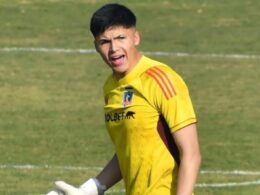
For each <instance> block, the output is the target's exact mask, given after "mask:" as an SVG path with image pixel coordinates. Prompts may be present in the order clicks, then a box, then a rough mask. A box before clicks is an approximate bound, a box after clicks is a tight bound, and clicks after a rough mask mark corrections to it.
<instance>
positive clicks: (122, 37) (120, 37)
mask: <svg viewBox="0 0 260 195" xmlns="http://www.w3.org/2000/svg"><path fill="white" fill-rule="evenodd" d="M125 38H126V37H125V36H123V35H119V36H118V37H117V39H119V40H123V39H125Z"/></svg>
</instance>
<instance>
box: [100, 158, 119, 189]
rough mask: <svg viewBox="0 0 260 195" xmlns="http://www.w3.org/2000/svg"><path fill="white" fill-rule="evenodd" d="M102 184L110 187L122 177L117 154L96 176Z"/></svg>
mask: <svg viewBox="0 0 260 195" xmlns="http://www.w3.org/2000/svg"><path fill="white" fill-rule="evenodd" d="M96 178H97V179H98V180H99V182H100V183H101V184H102V185H105V186H106V187H107V188H110V187H111V186H113V185H114V184H116V183H117V182H119V181H120V180H121V179H122V176H121V171H120V168H119V165H118V159H117V156H116V154H115V155H114V156H113V158H112V159H111V161H110V162H109V163H108V164H107V165H106V166H105V168H104V169H103V170H102V171H101V172H100V173H99V174H98V175H97V177H96Z"/></svg>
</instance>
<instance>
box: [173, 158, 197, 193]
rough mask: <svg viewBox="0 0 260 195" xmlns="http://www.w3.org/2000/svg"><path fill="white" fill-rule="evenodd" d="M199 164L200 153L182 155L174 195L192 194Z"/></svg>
mask: <svg viewBox="0 0 260 195" xmlns="http://www.w3.org/2000/svg"><path fill="white" fill-rule="evenodd" d="M200 163H201V156H200V153H196V154H193V155H185V154H184V155H182V157H181V163H180V167H179V173H178V181H177V191H176V195H191V194H192V193H193V191H194V188H195V184H196V179H197V176H198V173H199V168H200Z"/></svg>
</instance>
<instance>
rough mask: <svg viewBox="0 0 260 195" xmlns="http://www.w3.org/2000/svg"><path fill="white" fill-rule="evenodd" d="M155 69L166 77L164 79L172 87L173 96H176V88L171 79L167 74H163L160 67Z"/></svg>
mask: <svg viewBox="0 0 260 195" xmlns="http://www.w3.org/2000/svg"><path fill="white" fill-rule="evenodd" d="M154 69H156V70H157V71H158V72H160V73H161V74H163V75H164V77H165V78H166V80H167V82H168V84H169V85H170V87H171V90H172V92H173V94H174V95H176V91H175V89H174V87H173V84H172V82H171V81H170V79H169V77H168V76H167V75H166V74H165V72H163V71H162V70H161V69H159V68H158V67H154Z"/></svg>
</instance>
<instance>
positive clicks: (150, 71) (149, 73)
mask: <svg viewBox="0 0 260 195" xmlns="http://www.w3.org/2000/svg"><path fill="white" fill-rule="evenodd" d="M146 74H147V75H148V76H150V77H152V78H153V79H154V80H155V81H156V83H157V84H158V85H159V86H160V88H161V90H162V92H163V94H164V96H165V97H166V99H167V100H168V99H169V96H168V95H167V93H166V91H165V90H164V87H163V86H162V84H161V82H160V81H159V79H158V78H157V76H156V75H155V74H154V73H153V71H152V70H148V71H147V72H146Z"/></svg>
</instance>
